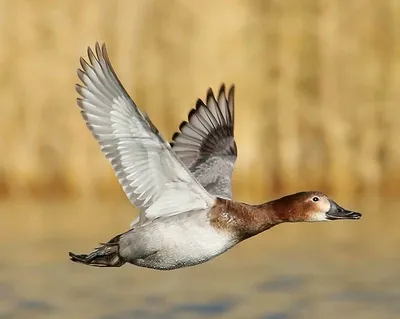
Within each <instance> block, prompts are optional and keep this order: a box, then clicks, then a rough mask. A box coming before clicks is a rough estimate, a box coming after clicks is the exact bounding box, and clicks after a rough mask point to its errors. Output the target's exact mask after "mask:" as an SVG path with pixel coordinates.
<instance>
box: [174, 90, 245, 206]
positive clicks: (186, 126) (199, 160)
mask: <svg viewBox="0 0 400 319" xmlns="http://www.w3.org/2000/svg"><path fill="white" fill-rule="evenodd" d="M179 130H180V132H177V133H175V134H174V136H173V137H172V140H173V142H172V143H171V145H172V149H173V150H174V151H175V153H176V154H177V155H178V156H179V158H180V159H181V160H182V162H183V163H184V164H185V165H186V166H187V167H188V168H189V169H190V171H191V172H192V174H193V175H194V177H195V178H196V179H197V180H198V181H199V182H200V184H201V185H203V187H204V188H205V189H206V190H207V191H208V192H210V193H211V194H213V195H215V196H219V197H225V198H229V199H231V198H232V172H233V167H234V165H235V161H236V158H237V148H236V142H235V139H234V132H233V131H234V86H232V87H231V88H230V90H229V93H228V97H226V94H225V86H224V85H222V86H221V89H220V90H219V93H218V98H217V99H216V98H215V96H214V93H213V91H212V90H211V89H209V90H208V93H207V100H206V103H204V102H203V101H202V100H200V99H199V100H198V101H197V104H196V108H195V109H192V110H191V111H190V113H189V117H188V122H186V121H185V122H182V124H181V125H180V126H179Z"/></svg>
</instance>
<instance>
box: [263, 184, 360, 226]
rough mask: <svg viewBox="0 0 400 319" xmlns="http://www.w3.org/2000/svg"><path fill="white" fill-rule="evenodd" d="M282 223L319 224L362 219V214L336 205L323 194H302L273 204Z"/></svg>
mask: <svg viewBox="0 0 400 319" xmlns="http://www.w3.org/2000/svg"><path fill="white" fill-rule="evenodd" d="M271 204H272V206H273V210H274V211H275V214H276V218H277V219H278V220H279V221H280V222H317V221H329V220H338V219H360V218H361V214H360V213H357V212H353V211H350V210H347V209H344V208H343V207H341V206H339V205H338V204H337V203H335V202H334V201H333V200H332V199H331V198H329V197H328V196H327V195H325V194H324V193H321V192H315V191H312V192H301V193H296V194H292V195H288V196H285V197H282V198H279V199H277V200H275V201H273V202H272V203H271Z"/></svg>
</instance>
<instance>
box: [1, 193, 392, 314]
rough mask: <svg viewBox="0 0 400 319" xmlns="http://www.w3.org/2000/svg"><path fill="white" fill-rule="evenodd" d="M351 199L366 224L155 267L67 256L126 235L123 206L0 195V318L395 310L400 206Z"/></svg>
mask: <svg viewBox="0 0 400 319" xmlns="http://www.w3.org/2000/svg"><path fill="white" fill-rule="evenodd" d="M346 206H349V205H346ZM350 207H351V208H352V207H357V209H359V210H361V211H362V212H363V213H364V216H363V219H362V220H361V221H347V222H341V221H340V222H331V223H310V224H292V225H282V226H278V227H276V228H274V229H272V230H270V231H268V232H266V233H265V234H262V235H261V236H257V237H255V238H252V239H250V240H248V241H246V242H244V243H242V244H240V245H239V246H238V247H235V248H234V249H232V250H231V251H229V252H227V253H226V254H224V255H222V256H220V257H218V258H216V259H214V260H213V261H211V262H209V263H206V264H203V265H199V266H195V267H191V268H187V269H181V270H175V271H169V272H161V271H154V270H148V269H143V268H138V267H134V266H129V265H126V266H124V267H122V268H111V269H104V268H101V269H99V268H92V267H85V266H82V265H77V264H74V263H71V262H70V261H69V259H68V251H70V250H71V251H74V252H88V251H89V250H91V249H92V248H93V247H94V246H96V245H97V243H98V242H100V241H106V240H108V239H110V238H111V237H113V236H114V235H115V234H117V233H119V232H122V231H124V230H125V229H126V227H127V225H128V224H129V222H130V220H131V219H132V218H133V216H134V213H133V210H132V209H131V208H130V206H129V204H128V203H127V202H123V203H119V204H115V203H97V204H91V203H65V202H63V203H57V202H56V203H50V204H49V203H43V204H38V203H10V202H6V203H2V204H1V206H0V212H1V213H2V216H3V221H2V224H1V226H0V227H1V232H0V239H1V241H0V243H1V244H0V245H1V256H0V270H1V271H0V319H14V318H30V319H35V318H52V319H53V318H54V319H67V318H68V319H70V318H74V319H79V318H85V319H92V318H96V319H126V318H135V319H141V318H143V319H155V318H166V319H168V318H185V319H186V318H193V319H194V318H259V319H303V318H304V319H312V318H315V319H320V318H324V319H330V318H332V319H334V318H335V319H336V318H352V319H355V318H363V319H369V318H374V319H375V318H380V319H385V318H399V317H400V302H399V300H400V271H399V269H400V267H399V266H400V258H399V252H400V245H399V243H400V232H399V231H398V229H399V227H398V225H399V222H400V215H399V214H398V209H399V208H400V203H398V202H397V203H396V202H391V201H380V202H379V201H371V200H363V201H360V202H359V203H352V204H351V205H350Z"/></svg>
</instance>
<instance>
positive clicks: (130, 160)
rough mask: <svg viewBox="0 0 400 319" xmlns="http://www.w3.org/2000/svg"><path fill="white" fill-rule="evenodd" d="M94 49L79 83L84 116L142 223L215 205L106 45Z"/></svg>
mask: <svg viewBox="0 0 400 319" xmlns="http://www.w3.org/2000/svg"><path fill="white" fill-rule="evenodd" d="M95 51H96V54H94V53H93V51H92V50H91V49H90V48H89V49H88V57H89V61H90V64H88V63H87V62H86V61H85V60H84V59H81V66H82V70H78V76H79V78H80V79H81V81H82V82H83V86H80V85H77V92H78V93H79V94H80V95H81V96H82V98H78V105H79V106H80V107H81V109H82V116H83V118H84V119H85V120H86V124H87V126H88V128H89V129H90V131H91V132H92V133H93V136H94V137H95V138H96V140H97V141H98V142H99V144H100V145H101V149H102V151H103V152H104V154H105V155H106V157H107V158H108V159H109V160H110V162H111V164H112V166H113V168H114V171H115V174H116V176H117V177H118V180H119V182H120V184H121V186H122V188H123V190H124V192H125V193H126V195H127V197H128V198H129V200H130V201H131V202H132V204H134V205H135V206H136V207H138V208H139V209H140V216H139V222H140V224H143V223H144V222H148V221H151V220H153V219H155V218H157V217H160V216H170V215H175V214H180V213H185V212H189V211H193V210H199V209H207V208H211V207H212V206H213V205H214V203H215V197H214V196H212V195H211V194H209V193H208V192H207V191H206V190H205V189H204V188H203V187H202V186H201V185H200V184H199V183H198V182H197V181H196V179H195V178H194V177H193V176H192V175H191V173H190V172H189V170H188V169H187V168H186V167H185V166H184V164H183V163H182V162H181V161H180V160H179V158H178V157H177V155H176V154H175V153H174V152H173V151H171V147H170V145H169V143H168V142H167V141H166V140H165V139H164V138H163V137H162V136H161V134H160V133H159V132H158V130H157V129H156V127H155V126H154V125H153V124H152V123H151V121H150V119H149V118H148V117H147V116H146V115H145V114H143V113H141V112H140V110H139V109H138V108H137V106H136V104H135V103H134V102H133V101H132V100H131V98H130V97H129V95H128V93H127V92H126V91H125V89H124V88H123V86H122V84H121V83H120V81H119V80H118V78H117V76H116V74H115V72H114V70H113V68H112V66H111V63H110V60H109V58H108V55H107V51H106V47H105V45H104V44H103V46H102V48H100V46H99V44H98V43H96V49H95Z"/></svg>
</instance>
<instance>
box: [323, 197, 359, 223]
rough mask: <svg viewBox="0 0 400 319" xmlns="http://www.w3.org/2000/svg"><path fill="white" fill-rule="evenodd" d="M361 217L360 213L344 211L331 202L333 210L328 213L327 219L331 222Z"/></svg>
mask: <svg viewBox="0 0 400 319" xmlns="http://www.w3.org/2000/svg"><path fill="white" fill-rule="evenodd" d="M361 216H362V215H361V214H360V213H357V212H352V211H350V210H347V209H344V208H342V207H340V206H339V205H338V204H336V203H335V202H333V201H332V202H331V209H330V210H329V211H328V212H327V213H326V218H327V219H329V220H337V219H360V218H361Z"/></svg>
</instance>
